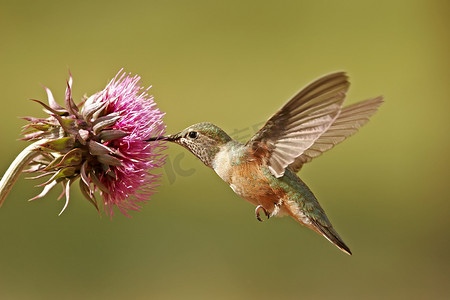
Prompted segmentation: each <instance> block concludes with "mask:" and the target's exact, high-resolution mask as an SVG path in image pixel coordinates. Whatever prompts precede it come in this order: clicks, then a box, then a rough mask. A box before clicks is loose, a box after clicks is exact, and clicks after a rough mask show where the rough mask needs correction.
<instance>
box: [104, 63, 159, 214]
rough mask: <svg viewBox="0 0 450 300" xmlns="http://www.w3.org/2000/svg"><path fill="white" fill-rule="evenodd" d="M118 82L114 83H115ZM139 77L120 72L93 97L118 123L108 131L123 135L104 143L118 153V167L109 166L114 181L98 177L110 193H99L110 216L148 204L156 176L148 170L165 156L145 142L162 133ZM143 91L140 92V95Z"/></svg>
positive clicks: (153, 145) (157, 145) (105, 176)
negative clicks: (111, 130)
mask: <svg viewBox="0 0 450 300" xmlns="http://www.w3.org/2000/svg"><path fill="white" fill-rule="evenodd" d="M117 78H118V79H117ZM139 81H140V77H139V76H133V77H130V75H126V74H125V73H122V70H121V71H119V73H118V74H117V75H116V76H115V77H114V79H113V80H111V82H109V84H108V85H107V86H106V88H105V89H104V90H103V91H101V92H99V93H97V101H101V102H104V103H107V107H106V114H107V115H108V114H111V113H116V114H117V115H118V116H120V119H119V120H118V121H117V122H115V124H114V126H113V127H112V129H115V130H121V131H124V132H127V133H128V135H126V136H125V137H123V138H120V139H115V140H112V141H110V142H107V143H105V146H107V147H109V148H111V149H115V150H116V151H117V153H120V161H121V163H122V164H121V165H120V166H111V169H113V171H114V174H115V178H113V177H111V176H109V175H106V174H101V176H99V179H100V181H101V182H102V183H103V185H105V186H106V187H107V188H108V190H109V191H110V192H109V193H108V194H107V193H102V196H103V198H104V204H105V205H104V206H105V211H106V213H107V214H109V215H113V207H114V206H117V208H118V209H119V211H120V212H122V213H123V214H125V215H127V216H129V215H128V213H127V211H128V210H135V211H138V210H139V209H140V208H141V207H140V206H139V203H145V202H146V201H148V199H149V197H150V195H152V194H153V193H154V192H155V190H154V188H155V187H156V183H157V182H158V181H159V179H160V176H159V175H155V174H152V173H151V172H152V170H154V169H156V168H159V167H161V166H162V165H163V164H164V162H165V156H163V155H161V151H162V150H163V149H165V146H164V142H156V143H148V142H146V141H145V139H147V138H149V137H154V136H161V135H163V134H164V132H165V127H166V126H165V124H164V123H163V121H162V118H163V116H164V113H162V112H161V111H160V110H159V109H158V108H156V104H155V102H154V101H153V97H152V96H149V95H148V94H147V91H148V89H149V88H148V89H146V90H143V88H142V87H141V86H140V85H139ZM142 90H143V91H142Z"/></svg>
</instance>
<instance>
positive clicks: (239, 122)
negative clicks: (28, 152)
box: [0, 0, 450, 299]
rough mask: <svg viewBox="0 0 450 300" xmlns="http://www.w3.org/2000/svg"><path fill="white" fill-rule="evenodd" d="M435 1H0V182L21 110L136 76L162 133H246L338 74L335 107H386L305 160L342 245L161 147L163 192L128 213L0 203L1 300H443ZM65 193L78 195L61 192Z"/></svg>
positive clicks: (447, 40) (441, 100) (441, 62)
mask: <svg viewBox="0 0 450 300" xmlns="http://www.w3.org/2000/svg"><path fill="white" fill-rule="evenodd" d="M449 9H450V5H449V2H448V1H280V0H277V1H223V2H220V3H219V2H215V1H146V2H144V1H134V0H129V1H75V2H74V1H70V2H69V1H1V2H0V34H1V35H0V36H1V42H0V68H1V73H0V87H1V91H2V96H1V98H0V103H1V105H2V109H1V112H0V114H1V118H0V128H1V129H0V130H1V137H2V142H1V143H0V152H1V154H2V156H1V157H2V158H1V163H0V171H1V172H2V173H3V172H4V171H5V170H6V168H7V166H8V164H9V163H10V162H11V161H12V160H13V158H14V157H15V155H17V154H18V153H19V152H20V151H21V149H23V148H24V147H25V145H26V143H24V142H18V141H16V140H17V139H18V138H19V133H20V128H21V126H22V125H24V124H25V122H24V121H22V120H20V119H18V118H17V117H18V116H29V115H32V116H43V113H42V111H41V109H40V107H39V105H37V104H35V103H32V102H30V101H28V100H27V99H29V98H35V99H43V100H45V99H46V95H45V92H44V90H43V89H42V88H41V86H40V84H44V85H46V86H48V87H49V88H51V89H52V91H53V93H54V95H55V97H56V98H57V100H59V101H62V100H63V95H64V88H65V80H66V79H67V78H68V69H69V68H70V71H71V72H72V74H73V77H74V95H75V98H76V99H80V98H81V96H82V95H83V94H84V93H87V94H88V95H90V94H92V93H94V92H96V91H98V90H101V89H102V88H103V87H104V86H105V84H106V83H107V81H108V80H109V79H111V78H112V77H113V76H114V75H115V74H116V72H117V71H118V70H119V69H120V68H122V67H124V68H125V70H126V71H128V72H132V73H135V74H139V75H141V76H142V82H143V84H144V85H146V86H148V85H153V88H152V89H151V94H153V95H154V96H155V99H156V101H157V103H158V105H159V107H160V108H161V109H162V110H163V111H164V112H166V113H167V115H166V117H165V121H166V122H167V130H168V132H170V133H172V132H176V131H178V130H181V129H183V128H184V127H187V126H188V125H191V124H193V123H197V122H201V121H211V122H214V123H216V124H217V125H219V126H220V127H222V128H223V129H225V130H226V131H228V132H233V131H234V130H236V129H239V130H246V131H247V134H250V133H251V132H253V128H252V126H253V125H255V124H259V123H260V122H263V121H265V120H266V119H267V118H268V117H269V116H270V115H271V114H272V113H274V112H275V111H276V110H277V109H278V108H279V107H281V106H282V104H283V103H284V102H285V101H286V100H288V99H289V97H290V96H292V95H293V94H294V93H295V92H297V91H298V90H299V89H300V88H302V87H303V86H304V85H305V84H307V83H309V82H310V81H312V80H314V79H316V78H318V77H319V76H321V75H324V74H326V73H329V72H333V71H337V70H345V71H348V73H349V75H350V79H351V82H352V87H351V89H350V92H349V97H348V102H347V103H354V102H356V101H360V100H363V99H367V98H370V97H374V96H378V95H380V94H382V95H384V96H385V99H386V102H385V104H384V105H383V106H382V107H381V110H380V111H379V112H378V113H377V114H376V115H375V116H374V117H373V118H372V120H371V122H369V123H368V124H367V125H366V126H365V127H364V128H363V129H362V130H361V131H360V133H359V134H357V135H356V136H354V137H352V138H350V139H349V140H348V141H346V142H345V143H343V144H342V145H340V146H338V147H337V148H335V149H333V151H331V152H329V153H327V154H326V155H323V156H322V157H320V158H317V159H315V160H314V161H313V162H312V163H310V164H308V165H307V166H305V168H304V169H303V170H302V172H301V173H300V175H301V177H302V178H303V179H304V180H305V182H306V183H308V185H309V186H310V187H311V188H312V190H313V191H314V192H315V194H316V196H317V197H318V199H319V200H320V202H321V204H322V205H323V207H324V208H325V210H326V211H327V213H328V215H329V217H330V219H331V220H332V222H333V224H334V226H335V227H336V229H337V231H338V232H339V233H340V234H341V236H342V237H343V239H344V240H345V241H346V243H347V244H348V245H349V246H350V248H351V249H352V251H353V253H354V255H353V256H352V257H350V256H347V255H345V254H343V253H342V252H341V251H339V250H338V249H337V248H335V247H334V246H333V245H331V244H330V243H329V242H328V241H326V240H325V239H324V238H322V237H320V236H319V235H317V234H316V233H314V232H312V231H311V230H308V229H306V228H305V227H302V226H300V225H299V224H297V223H296V222H295V221H293V220H291V219H289V218H279V219H278V218H276V219H271V220H270V221H267V222H264V223H260V222H258V221H257V220H256V219H255V216H254V207H253V206H251V205H250V204H248V203H247V202H245V201H244V200H241V199H240V198H238V196H236V195H235V194H234V193H233V192H232V190H231V189H230V188H229V187H228V186H227V185H226V184H224V183H223V182H222V181H221V180H220V179H219V178H218V177H217V176H216V175H215V174H214V172H213V171H212V170H210V169H207V168H206V167H204V166H203V165H202V163H201V162H200V161H198V160H197V159H195V158H194V157H193V156H191V155H190V154H189V153H188V152H187V151H185V150H184V149H182V148H181V147H179V146H176V145H171V146H170V149H169V150H168V151H167V153H168V154H169V157H170V161H169V162H168V164H167V166H166V169H165V173H164V180H163V185H162V186H161V187H160V188H159V192H158V193H157V194H155V195H154V196H153V197H152V199H151V201H150V202H149V203H148V204H147V205H145V206H144V208H143V209H142V212H139V213H133V218H131V219H129V218H126V217H124V216H122V215H120V214H117V215H116V217H115V218H114V219H113V220H112V221H111V220H110V219H109V218H108V217H104V216H103V217H101V218H99V216H98V215H97V212H96V211H95V210H94V209H93V208H92V207H91V206H90V204H89V203H88V202H87V201H85V200H84V198H82V196H81V195H80V194H79V192H78V191H76V192H74V193H73V197H72V201H71V203H70V205H69V207H68V209H67V210H66V212H65V213H64V214H63V215H62V216H60V217H58V213H59V211H60V210H61V208H62V206H63V204H64V202H63V201H56V198H57V196H58V194H59V191H54V192H53V193H51V194H50V195H48V196H47V197H45V198H44V199H41V200H37V201H34V202H27V199H29V198H31V197H32V196H34V195H36V194H37V193H38V192H39V189H37V188H34V187H33V186H34V184H35V182H30V181H27V180H25V179H23V178H22V179H21V180H20V181H19V182H18V183H17V185H16V186H15V187H14V189H13V190H12V192H11V194H10V195H9V198H8V199H7V200H6V202H5V204H4V206H3V207H2V208H1V209H0V245H1V246H0V298H1V299H81V298H85V299H123V298H127V299H252V298H254V299H274V298H283V299H327V298H337V299H380V298H388V299H400V298H403V299H425V298H427V299H444V298H447V299H448V298H449V297H450V287H449V284H448V283H449V280H450V263H449V260H450V236H449V233H448V227H449V225H450V221H449V211H450V210H449V208H450V204H449V200H450V199H449V188H448V182H449V171H448V170H449V153H450V149H449V148H450V147H449V146H450V142H449V139H448V136H449V133H448V129H449V118H448V111H449V109H450V101H449V94H450V89H449V81H450V63H449V62H450V60H449V53H450V35H449V34H448V29H449V28H450V13H449V12H450V10H449ZM74 190H76V189H74Z"/></svg>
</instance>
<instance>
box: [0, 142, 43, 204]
mask: <svg viewBox="0 0 450 300" xmlns="http://www.w3.org/2000/svg"><path fill="white" fill-rule="evenodd" d="M46 142H48V140H46V139H44V140H39V141H37V142H35V143H33V144H31V145H29V146H28V147H26V148H25V149H24V150H23V151H22V152H20V154H19V155H17V157H16V159H14V161H13V162H12V163H11V165H10V166H9V168H8V170H6V172H5V175H3V177H2V180H1V181H0V207H1V206H2V205H3V202H4V201H5V199H6V197H7V196H8V194H9V192H10V191H11V188H12V187H13V185H14V183H15V182H16V181H17V179H18V178H19V176H20V174H21V173H22V171H23V169H24V168H25V167H26V166H27V165H28V163H29V162H30V161H31V160H32V159H33V158H35V157H36V156H37V155H39V153H40V152H39V151H36V150H38V149H39V147H41V145H42V144H44V143H46Z"/></svg>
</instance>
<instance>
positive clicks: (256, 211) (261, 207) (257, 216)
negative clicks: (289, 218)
mask: <svg viewBox="0 0 450 300" xmlns="http://www.w3.org/2000/svg"><path fill="white" fill-rule="evenodd" d="M260 209H262V210H263V212H264V214H265V215H266V217H267V219H270V213H269V212H268V211H267V210H266V209H265V208H264V207H263V206H262V205H258V206H257V207H256V209H255V215H256V219H257V220H258V221H260V222H263V219H261V217H260V216H259V210H260Z"/></svg>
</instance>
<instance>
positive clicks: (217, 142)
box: [149, 122, 231, 168]
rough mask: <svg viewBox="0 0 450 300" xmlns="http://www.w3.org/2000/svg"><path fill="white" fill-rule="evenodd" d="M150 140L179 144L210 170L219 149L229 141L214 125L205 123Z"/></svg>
mask: <svg viewBox="0 0 450 300" xmlns="http://www.w3.org/2000/svg"><path fill="white" fill-rule="evenodd" d="M152 140H166V141H169V142H173V143H176V144H179V145H181V146H183V147H185V148H186V149H188V150H189V151H191V152H192V154H194V155H195V156H197V157H198V158H199V159H200V160H201V161H202V162H203V163H204V164H205V165H207V166H208V167H211V168H212V161H213V159H214V157H215V156H216V154H217V153H218V152H219V151H220V147H221V146H223V145H225V144H226V143H228V142H229V141H231V138H230V137H229V136H228V134H226V133H225V131H223V130H222V129H220V128H219V127H217V126H216V125H214V124H211V123H206V122H205V123H197V124H194V125H192V126H189V127H188V128H186V129H184V130H182V131H180V132H179V133H176V134H172V135H168V136H164V137H160V138H153V139H149V141H152Z"/></svg>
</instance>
